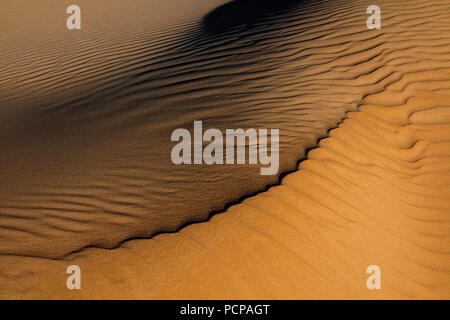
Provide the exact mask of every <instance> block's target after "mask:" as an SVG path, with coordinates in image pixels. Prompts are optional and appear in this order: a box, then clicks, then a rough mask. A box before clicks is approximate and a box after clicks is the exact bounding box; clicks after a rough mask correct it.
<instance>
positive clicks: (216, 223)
mask: <svg viewBox="0 0 450 320" xmlns="http://www.w3.org/2000/svg"><path fill="white" fill-rule="evenodd" d="M442 78H444V79H450V70H448V69H446V70H439V71H429V72H426V73H423V72H416V73H411V74H409V75H408V76H404V77H403V78H401V79H400V80H398V81H396V82H393V83H392V84H390V85H388V86H387V88H386V90H384V91H382V92H380V93H378V94H373V95H369V96H367V97H365V99H364V101H363V104H362V105H361V106H360V111H358V112H350V113H348V115H347V116H348V117H347V119H346V120H344V121H343V122H342V123H341V124H340V125H339V126H338V128H336V129H334V130H332V131H331V132H330V136H329V137H328V138H325V139H323V140H321V141H320V143H319V147H318V148H317V149H313V150H311V151H310V152H309V153H308V158H307V160H305V161H303V162H301V164H300V166H299V170H298V171H297V172H295V173H292V174H289V175H288V176H286V177H285V178H284V179H283V181H282V184H281V185H280V186H276V187H273V188H271V189H270V190H268V191H267V192H264V193H261V194H259V195H257V196H255V197H252V198H249V199H247V200H245V201H243V203H241V204H238V205H235V206H232V207H230V208H229V209H228V210H227V212H226V213H223V214H218V215H216V216H214V217H212V219H211V220H210V221H209V222H207V223H198V224H193V225H189V226H187V227H185V228H183V229H182V230H180V231H179V232H178V233H175V234H161V235H158V236H156V237H154V238H152V239H148V240H133V241H128V242H125V243H123V245H122V246H121V247H120V248H118V249H114V250H104V249H94V248H88V249H85V250H82V251H81V252H78V253H74V254H73V255H71V256H69V257H67V258H66V259H63V260H48V259H38V258H26V257H24V258H20V257H13V256H10V257H8V256H2V257H1V258H0V277H1V279H2V280H1V281H0V297H2V298H10V299H14V298H65V299H79V298H89V299H90V298H97V299H98V298H119V299H120V298H124V299H130V298H148V299H160V298H166V299H198V298H200V299H216V298H223V299H230V298H233V299H281V298H284V299H303V298H308V299H314V298H322V299H328V298H335V299H336V298H337V299H348V298H362V299H371V298H380V299H388V298H398V299H405V298H413V299H416V298H421V299H430V298H437V299H448V298H450V272H449V271H450V255H449V252H450V239H449V234H450V200H449V199H450V188H449V187H448V186H449V184H450V89H449V88H450V81H448V80H447V81H445V80H441V81H439V82H438V81H432V79H442ZM411 79H414V81H410V80H411ZM405 81H407V82H409V84H408V85H406V84H405ZM411 83H413V84H411ZM71 264H76V265H79V266H80V267H81V270H82V289H81V290H79V291H76V290H75V291H69V290H67V289H66V278H67V276H68V275H67V274H66V273H65V270H66V268H67V266H69V265H71ZM369 265H379V266H380V267H381V272H382V280H381V286H382V289H381V290H368V289H367V287H366V279H367V277H368V275H367V274H366V268H367V266H369Z"/></svg>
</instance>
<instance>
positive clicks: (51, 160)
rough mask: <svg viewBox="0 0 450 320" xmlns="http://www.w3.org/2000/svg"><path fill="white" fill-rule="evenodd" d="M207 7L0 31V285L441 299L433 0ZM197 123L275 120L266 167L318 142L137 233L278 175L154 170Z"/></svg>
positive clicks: (445, 187)
mask: <svg viewBox="0 0 450 320" xmlns="http://www.w3.org/2000/svg"><path fill="white" fill-rule="evenodd" d="M81 2H82V1H80V6H83V3H81ZM136 2H137V3H139V1H136ZM96 3H97V4H98V2H96ZM112 3H113V5H112V6H111V8H110V9H109V10H110V13H114V12H116V13H117V12H118V11H117V10H119V9H120V8H121V5H119V2H117V3H116V6H115V5H114V2H112ZM219 4H221V3H216V4H215V5H212V3H209V4H208V5H204V4H202V3H201V2H200V1H199V3H198V5H197V6H196V5H192V6H191V9H190V10H186V11H185V13H186V18H185V20H184V21H181V20H183V19H181V20H180V18H179V15H178V16H177V17H178V20H177V21H178V22H177V23H178V24H176V23H172V24H170V23H167V21H170V19H169V18H167V19H162V20H161V21H163V22H161V25H158V24H157V23H156V22H155V21H153V20H151V19H150V20H151V22H153V23H154V24H153V26H152V25H151V23H150V22H148V21H147V20H148V19H146V18H148V17H147V16H146V14H145V13H144V12H143V11H142V10H138V9H139V6H138V5H137V6H136V8H133V9H128V10H129V11H127V10H124V11H125V14H124V16H125V18H126V17H128V18H129V19H130V21H137V22H136V25H135V26H134V27H133V26H127V28H123V27H122V28H121V27H120V25H121V23H123V20H120V19H119V21H117V20H114V19H106V18H105V19H104V23H103V24H100V23H99V22H97V23H98V25H97V24H95V23H94V25H93V26H92V27H88V26H87V27H86V32H85V31H83V32H85V33H83V34H82V33H80V34H79V36H74V35H72V34H70V35H68V34H65V35H64V36H63V34H64V30H61V31H58V32H61V35H59V34H52V37H48V38H45V39H41V41H37V42H36V43H34V44H33V43H32V42H30V41H31V40H29V39H28V40H27V39H24V38H20V39H22V41H23V43H21V42H20V41H19V40H17V39H18V34H20V32H21V30H19V29H15V30H12V31H11V33H10V35H8V36H7V37H6V39H5V38H3V37H2V38H1V41H2V42H4V43H6V44H7V46H6V48H7V50H5V51H4V52H3V53H2V59H3V60H4V61H8V62H9V63H8V64H2V65H1V67H0V68H1V69H0V75H1V78H0V83H1V84H2V86H1V89H0V98H1V100H0V101H1V102H0V103H1V105H2V111H0V112H2V113H3V115H2V118H1V120H0V121H1V122H2V129H0V139H1V141H2V146H1V148H2V153H1V158H0V161H1V162H0V166H1V169H2V170H1V171H0V178H1V181H2V184H0V237H1V238H2V242H1V243H0V278H1V279H2V280H1V281H0V296H1V297H6V298H23V297H27V298H253V299H258V298H290V299H292V298H295V299H298V298H444V299H445V298H446V299H448V298H450V277H449V274H450V273H449V270H450V269H449V268H450V259H449V249H450V243H449V231H450V229H449V217H450V202H449V199H450V188H449V184H450V158H449V157H450V37H449V36H448V35H449V34H450V22H449V21H450V19H449V18H450V2H449V1H400V2H399V1H395V2H394V1H379V5H380V6H381V8H382V29H381V30H367V28H366V24H365V20H366V18H367V14H366V8H367V6H368V5H369V4H368V3H367V2H366V1H318V2H299V3H298V4H296V5H295V6H287V7H283V8H278V9H277V11H274V12H272V13H271V14H268V15H265V16H263V17H259V18H258V19H256V20H253V21H252V22H251V23H249V24H246V25H244V26H241V25H237V26H233V27H231V29H227V30H220V31H214V32H210V30H205V27H204V26H202V24H201V18H202V17H203V16H204V15H205V14H206V13H207V12H209V11H210V10H212V9H213V8H214V7H216V6H217V5H219ZM370 4H371V3H370ZM145 5H147V6H148V5H149V4H148V3H147V4H145ZM85 6H86V7H87V8H88V7H89V5H88V4H87V3H86V4H85ZM141 6H144V2H142V3H141ZM180 6H181V4H180ZM208 6H210V7H208ZM16 9H17V8H16V7H15V5H11V7H7V10H10V11H11V12H15V10H16ZM175 9H176V10H179V8H167V12H168V13H167V14H168V16H170V14H169V12H172V14H175V13H173V11H172V10H175ZM133 10H135V11H133ZM46 12H47V14H50V13H48V11H46ZM138 13H139V15H138V16H139V17H141V18H142V20H140V19H138V18H136V19H135V20H134V19H132V18H131V17H136V15H137V14H138ZM50 15H51V14H50ZM13 16H14V15H10V16H9V17H13ZM125 18H124V19H125ZM89 19H92V18H89ZM125 20H126V19H125ZM46 21H48V23H49V24H51V21H52V20H51V19H47V20H46ZM88 21H90V20H88ZM143 21H147V23H149V24H147V25H145V24H143ZM180 21H181V22H180ZM138 22H139V23H138ZM164 22H165V23H166V24H168V25H164ZM86 23H87V22H86ZM155 23H156V25H155ZM88 25H89V24H88ZM108 27H109V28H108ZM49 28H50V27H49ZM114 28H115V30H116V32H115V33H114V36H113V35H112V32H111V29H114ZM152 28H153V29H152ZM155 28H157V29H158V30H164V32H163V31H161V32H163V33H161V36H158V35H156V34H154V33H152V32H151V31H152V30H155ZM44 29H45V28H44ZM105 29H108V32H105ZM50 30H52V29H50ZM58 30H59V29H58ZM22 31H23V30H22ZM14 32H16V33H17V34H14ZM35 32H36V31H35ZM100 34H101V35H102V38H98V37H99V35H100ZM14 37H16V41H14V40H13V38H14ZM67 37H69V40H67V39H66V38H67ZM70 37H78V38H76V39H74V38H70ZM103 37H105V38H103ZM108 37H111V39H115V41H117V46H116V47H115V46H114V45H112V44H111V41H113V40H110V39H108ZM102 40H104V42H105V43H106V45H105V43H102ZM52 41H56V45H53V46H52V45H50V43H51V42H52ZM65 41H66V42H67V43H66V42H65ZM25 43H26V45H27V46H30V47H31V48H32V49H33V50H34V51H33V50H31V49H30V50H27V51H26V52H25V51H21V54H22V55H19V54H18V51H17V50H18V48H19V49H20V48H21V46H25ZM75 44H76V45H75ZM65 45H67V47H65ZM71 46H73V47H71ZM55 48H56V49H55ZM58 48H59V49H58ZM62 48H66V49H65V50H67V55H69V57H67V56H66V55H64V56H62V55H61V54H62V52H63V51H64V50H63V49H62ZM74 48H77V50H74ZM70 55H72V56H70ZM74 57H75V58H74ZM58 58H59V59H58ZM70 58H72V59H70ZM27 59H28V60H27ZM77 59H78V60H77ZM27 62H28V63H27ZM75 80H76V81H75ZM344 118H345V120H344V121H342V122H341V120H342V119H344ZM198 119H202V120H204V121H205V122H206V123H207V124H208V126H210V127H215V128H230V127H243V128H247V127H252V128H280V134H281V152H280V160H281V171H286V170H291V169H293V168H295V166H296V163H297V161H298V160H299V159H301V158H302V157H303V155H304V152H305V150H306V149H307V148H309V147H311V146H313V145H315V143H316V142H317V139H318V138H319V137H323V136H326V138H324V139H322V140H320V143H319V147H318V148H316V149H312V150H311V151H309V152H308V153H307V155H306V156H307V159H306V160H305V161H302V162H301V163H300V165H299V168H298V170H296V171H295V172H293V173H290V174H288V175H287V176H285V177H284V178H283V180H282V182H281V184H280V185H278V186H275V187H271V188H270V189H269V190H267V191H266V192H262V193H260V194H258V195H256V196H253V197H249V198H247V199H245V200H244V201H243V202H242V203H239V204H236V205H232V206H230V207H229V208H228V209H227V210H226V211H225V212H223V213H218V214H215V215H214V216H213V217H212V218H211V219H209V221H207V222H204V223H196V224H191V225H188V226H186V227H183V228H181V229H179V230H178V231H177V232H174V233H163V234H158V235H155V236H153V237H151V238H150V239H136V238H141V237H150V236H152V235H154V234H155V233H157V232H161V231H174V230H177V229H178V228H179V227H180V226H182V225H183V224H184V223H186V222H192V221H199V220H205V219H206V218H207V217H208V216H209V213H211V212H212V211H215V210H220V209H221V208H223V207H224V205H225V204H226V203H229V202H230V201H234V200H237V199H238V198H239V197H240V196H243V195H246V194H249V193H252V192H255V191H258V190H262V189H263V188H264V187H265V186H266V185H267V184H270V183H275V182H277V177H272V178H267V177H261V176H259V169H258V168H255V167H251V166H248V167H246V166H185V167H184V166H182V167H175V166H173V165H171V162H170V150H171V147H172V145H171V144H170V132H171V131H172V130H173V129H174V128H179V127H188V126H189V125H192V122H193V121H194V120H198ZM338 123H339V125H338V127H337V128H336V129H333V130H331V131H329V132H328V131H327V130H328V129H330V128H333V127H336V125H337V124H338ZM3 124H4V125H3ZM127 239H135V240H129V241H127ZM86 247H89V248H86ZM107 248H114V249H107ZM70 264H77V265H79V266H80V267H81V269H82V274H83V288H82V290H80V291H69V290H67V289H66V287H65V284H66V277H67V274H66V273H65V269H66V268H67V266H68V265H70ZM369 265H379V266H380V267H381V270H382V289H381V290H374V291H371V290H368V289H367V287H366V278H367V276H368V275H367V274H366V273H365V271H366V268H367V266H369Z"/></svg>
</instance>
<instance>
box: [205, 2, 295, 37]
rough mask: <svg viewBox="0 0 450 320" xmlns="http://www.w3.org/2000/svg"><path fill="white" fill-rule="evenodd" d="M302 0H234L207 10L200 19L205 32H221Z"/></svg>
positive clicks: (246, 24) (249, 23) (248, 23)
mask: <svg viewBox="0 0 450 320" xmlns="http://www.w3.org/2000/svg"><path fill="white" fill-rule="evenodd" d="M299 2H302V0H234V1H231V2H228V3H226V4H224V5H221V6H220V7H217V8H216V9H214V10H213V11H211V12H209V13H208V14H207V15H206V16H204V17H203V19H202V24H203V27H204V30H205V31H206V32H211V33H221V32H224V31H227V30H228V29H231V28H233V27H237V26H249V25H251V24H252V23H253V22H255V21H257V20H258V19H260V18H263V17H264V16H266V15H268V14H272V13H274V12H276V11H279V10H283V9H286V8H289V7H291V6H295V5H296V4H298V3H299Z"/></svg>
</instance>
